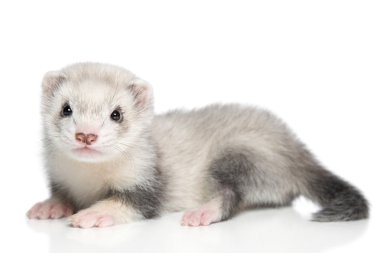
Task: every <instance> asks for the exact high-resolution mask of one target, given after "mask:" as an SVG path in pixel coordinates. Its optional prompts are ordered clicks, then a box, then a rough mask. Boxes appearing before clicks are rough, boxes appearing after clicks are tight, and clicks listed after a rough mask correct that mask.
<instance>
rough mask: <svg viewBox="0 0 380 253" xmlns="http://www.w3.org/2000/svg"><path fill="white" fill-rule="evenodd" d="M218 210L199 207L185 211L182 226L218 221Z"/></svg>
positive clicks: (194, 225)
mask: <svg viewBox="0 0 380 253" xmlns="http://www.w3.org/2000/svg"><path fill="white" fill-rule="evenodd" d="M220 217H221V215H220V211H219V210H217V209H212V208H200V209H198V210H190V211H186V212H185V214H184V215H183V218H182V223H181V224H182V225H183V226H191V227H198V226H208V225H210V224H211V223H213V222H217V221H220V219H221V218H220Z"/></svg>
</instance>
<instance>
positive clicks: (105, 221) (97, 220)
mask: <svg viewBox="0 0 380 253" xmlns="http://www.w3.org/2000/svg"><path fill="white" fill-rule="evenodd" d="M70 222H71V225H72V226H73V227H77V228H91V227H108V226H112V225H114V220H113V217H112V216H111V215H108V214H102V213H99V212H91V211H86V210H83V211H81V212H79V213H77V214H75V215H73V216H72V217H71V218H70Z"/></svg>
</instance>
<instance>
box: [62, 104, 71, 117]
mask: <svg viewBox="0 0 380 253" xmlns="http://www.w3.org/2000/svg"><path fill="white" fill-rule="evenodd" d="M72 114H73V110H72V109H71V107H70V105H69V104H68V103H65V104H64V105H63V106H62V110H61V116H62V117H70V116H71V115H72Z"/></svg>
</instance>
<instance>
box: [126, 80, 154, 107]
mask: <svg viewBox="0 0 380 253" xmlns="http://www.w3.org/2000/svg"><path fill="white" fill-rule="evenodd" d="M128 90H129V91H130V92H131V93H132V95H133V99H134V105H135V107H136V108H138V109H140V110H144V109H148V108H150V107H151V106H152V105H153V89H152V86H151V85H150V84H149V83H147V82H146V81H144V80H141V79H134V80H132V81H131V82H130V83H129V85H128Z"/></svg>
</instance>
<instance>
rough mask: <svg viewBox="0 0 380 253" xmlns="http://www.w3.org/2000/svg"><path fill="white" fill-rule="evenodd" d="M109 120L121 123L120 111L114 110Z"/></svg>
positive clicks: (118, 109)
mask: <svg viewBox="0 0 380 253" xmlns="http://www.w3.org/2000/svg"><path fill="white" fill-rule="evenodd" d="M110 118H111V120H113V121H115V122H118V123H120V122H122V121H123V113H122V111H121V109H120V108H119V107H118V108H116V109H115V110H114V111H113V112H112V113H111V115H110Z"/></svg>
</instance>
